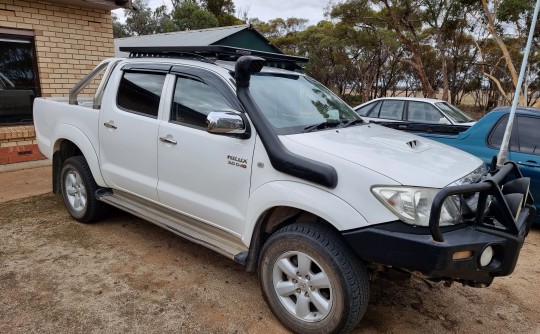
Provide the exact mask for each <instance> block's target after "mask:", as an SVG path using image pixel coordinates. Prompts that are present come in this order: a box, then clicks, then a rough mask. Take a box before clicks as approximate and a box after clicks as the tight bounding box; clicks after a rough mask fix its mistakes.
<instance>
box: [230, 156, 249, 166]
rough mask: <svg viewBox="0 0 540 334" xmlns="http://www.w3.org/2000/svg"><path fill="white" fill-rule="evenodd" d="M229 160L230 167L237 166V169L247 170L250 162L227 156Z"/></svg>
mask: <svg viewBox="0 0 540 334" xmlns="http://www.w3.org/2000/svg"><path fill="white" fill-rule="evenodd" d="M227 160H228V163H229V165H232V166H236V167H242V168H247V162H248V160H247V159H245V158H239V157H237V156H235V155H230V154H229V155H227Z"/></svg>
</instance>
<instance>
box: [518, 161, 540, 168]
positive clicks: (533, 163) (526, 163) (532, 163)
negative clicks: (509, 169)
mask: <svg viewBox="0 0 540 334" xmlns="http://www.w3.org/2000/svg"><path fill="white" fill-rule="evenodd" d="M518 165H522V166H527V167H536V168H538V167H540V165H539V164H538V163H537V162H536V161H533V160H527V161H518Z"/></svg>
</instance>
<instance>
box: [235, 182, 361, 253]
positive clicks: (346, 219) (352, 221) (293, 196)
mask: <svg viewBox="0 0 540 334" xmlns="http://www.w3.org/2000/svg"><path fill="white" fill-rule="evenodd" d="M278 206H288V207H292V208H297V209H300V210H304V211H307V212H310V213H312V214H314V215H316V216H318V217H320V218H322V219H324V220H326V221H327V222H328V223H330V224H331V225H332V226H334V228H336V229H337V230H338V231H343V230H348V229H353V228H359V227H363V226H367V225H369V223H368V221H367V220H366V219H365V218H364V216H363V215H362V214H361V213H360V212H358V211H357V210H356V209H355V208H353V207H352V206H351V205H350V204H349V203H347V202H345V201H344V200H343V199H341V198H340V197H338V196H336V195H334V194H332V193H331V192H329V191H326V190H324V189H321V188H318V187H315V186H313V185H310V184H306V183H301V182H296V181H273V182H268V183H265V184H263V185H261V186H260V187H258V188H257V189H255V191H253V192H252V193H251V195H250V197H249V201H248V208H247V215H246V227H245V230H244V233H243V234H242V240H243V242H244V243H245V244H246V245H250V244H251V241H252V240H251V239H252V236H253V233H254V231H255V228H258V226H256V225H257V222H258V221H259V218H260V217H261V216H262V215H263V214H264V213H265V212H266V211H268V210H269V209H271V208H273V207H278Z"/></svg>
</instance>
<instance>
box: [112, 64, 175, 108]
mask: <svg viewBox="0 0 540 334" xmlns="http://www.w3.org/2000/svg"><path fill="white" fill-rule="evenodd" d="M164 82H165V73H143V72H128V71H126V72H124V74H123V75H122V80H121V81H120V86H119V87H118V95H117V97H116V103H117V105H118V107H120V108H122V109H124V110H126V111H129V112H134V113H136V114H140V115H143V116H150V117H154V118H156V117H157V115H158V110H159V101H160V99H161V92H162V91H163V83H164Z"/></svg>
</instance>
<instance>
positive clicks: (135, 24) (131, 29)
mask: <svg viewBox="0 0 540 334" xmlns="http://www.w3.org/2000/svg"><path fill="white" fill-rule="evenodd" d="M133 5H134V6H136V7H137V8H138V10H137V11H134V10H128V9H126V10H124V14H125V16H126V24H125V28H126V31H127V33H128V34H129V35H130V36H140V35H150V34H154V33H155V32H156V30H157V28H158V23H157V22H156V20H155V19H154V16H153V13H152V9H151V8H150V7H149V6H148V0H133Z"/></svg>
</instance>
